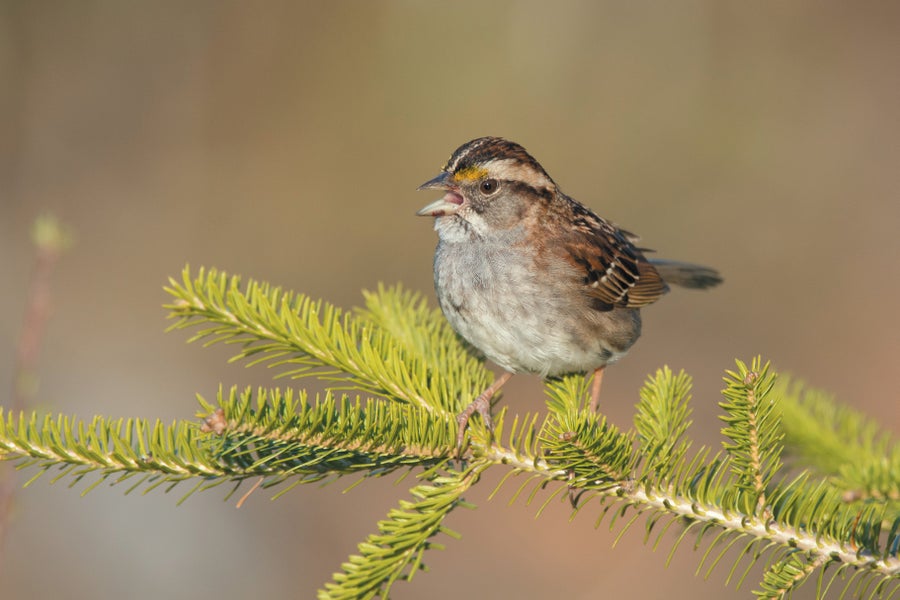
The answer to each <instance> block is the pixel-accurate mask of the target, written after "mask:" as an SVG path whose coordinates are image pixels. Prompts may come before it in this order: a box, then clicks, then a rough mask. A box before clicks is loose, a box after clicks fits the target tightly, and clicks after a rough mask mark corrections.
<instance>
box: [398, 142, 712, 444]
mask: <svg viewBox="0 0 900 600" xmlns="http://www.w3.org/2000/svg"><path fill="white" fill-rule="evenodd" d="M418 189H419V190H429V191H430V190H439V191H440V192H443V196H442V197H441V198H440V199H439V200H436V201H435V202H432V203H431V204H429V205H428V206H426V207H424V208H422V209H421V210H419V211H418V213H416V214H418V215H420V216H427V217H434V229H435V231H437V234H438V244H437V249H436V250H435V253H434V288H435V292H436V295H437V300H438V303H439V304H440V307H441V310H442V311H443V313H444V316H445V317H446V318H447V320H448V321H449V323H450V325H451V327H453V329H454V330H455V331H456V332H457V334H459V335H460V336H461V337H462V338H463V339H464V340H465V341H466V342H468V343H469V344H470V345H471V346H473V347H474V348H475V349H477V350H478V351H480V352H481V353H482V354H483V355H484V356H485V357H487V358H488V359H490V360H491V361H493V362H494V363H496V364H497V365H498V366H500V367H501V368H502V369H503V373H502V374H501V375H500V376H499V377H497V378H496V379H495V380H494V382H493V383H492V384H491V385H490V386H489V387H488V388H487V389H486V390H484V392H482V393H481V394H480V395H479V396H478V397H477V398H475V400H473V401H472V402H471V403H470V404H469V405H468V406H467V407H466V409H465V410H464V411H463V412H462V413H460V414H459V415H458V417H457V422H458V425H459V429H458V434H457V448H458V450H460V451H461V449H462V446H463V441H464V436H465V431H466V429H467V427H468V423H469V419H470V418H471V417H472V415H473V414H474V413H475V412H478V413H479V414H480V415H481V418H482V419H483V422H484V424H485V425H486V426H487V427H488V429H489V430H492V420H491V398H492V397H493V396H494V395H495V394H496V393H497V391H498V390H499V389H500V388H501V387H502V386H503V385H504V384H505V383H506V382H507V381H509V379H510V377H512V376H513V374H515V373H536V374H538V375H540V376H542V377H556V376H561V375H566V374H570V373H592V374H593V380H592V382H591V402H590V407H591V409H593V410H594V411H596V410H597V408H598V405H599V397H600V387H601V384H602V381H603V372H604V369H605V368H606V366H607V365H610V364H612V363H614V362H616V361H617V360H619V359H620V358H622V357H623V356H625V354H626V353H627V352H628V350H629V348H631V346H632V345H633V344H634V343H635V341H637V339H638V337H639V336H640V334H641V314H640V309H641V308H642V307H644V306H647V305H648V304H652V303H653V302H656V301H657V300H658V299H659V298H660V297H662V296H663V295H664V294H665V293H667V292H668V291H669V285H670V284H673V285H678V286H682V287H686V288H695V289H703V288H709V287H712V286H715V285H718V284H719V283H721V282H722V278H721V277H720V275H719V273H718V272H716V271H715V270H714V269H711V268H709V267H703V266H699V265H694V264H690V263H685V262H679V261H668V260H660V259H655V258H647V257H646V253H648V252H651V251H650V250H648V249H647V248H641V247H638V246H637V245H636V244H637V243H638V240H639V238H638V237H637V236H636V235H634V234H632V233H630V232H628V231H626V230H624V229H621V228H619V227H617V226H616V225H614V224H612V223H611V222H609V221H607V220H605V219H603V218H601V217H599V216H597V215H596V214H595V213H594V212H593V211H591V210H590V209H589V208H587V207H586V206H585V205H583V204H581V203H580V202H578V201H577V200H575V199H573V198H571V197H569V196H567V195H566V194H564V193H563V192H562V190H560V189H559V186H557V184H556V182H554V181H553V179H552V178H551V177H550V176H549V175H548V174H547V171H545V170H544V168H543V167H542V166H541V165H540V163H538V161H537V160H535V159H534V158H533V157H532V156H531V155H530V154H529V153H528V152H527V151H526V150H525V148H523V147H522V146H520V145H519V144H517V143H515V142H511V141H509V140H506V139H503V138H499V137H481V138H478V139H474V140H472V141H470V142H467V143H465V144H463V145H462V146H460V147H459V148H457V149H456V151H454V152H453V154H452V155H451V156H450V159H449V160H448V161H447V164H446V165H444V167H443V169H442V170H441V173H440V174H439V175H438V176H437V177H435V178H433V179H430V180H429V181H426V182H425V183H423V184H422V185H421V186H419V188H418Z"/></svg>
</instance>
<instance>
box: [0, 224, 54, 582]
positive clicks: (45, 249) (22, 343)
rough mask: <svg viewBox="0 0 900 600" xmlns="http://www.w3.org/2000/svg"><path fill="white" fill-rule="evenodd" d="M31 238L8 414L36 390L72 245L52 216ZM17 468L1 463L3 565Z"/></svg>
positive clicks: (36, 227) (22, 407)
mask: <svg viewBox="0 0 900 600" xmlns="http://www.w3.org/2000/svg"><path fill="white" fill-rule="evenodd" d="M31 237H32V241H33V242H34V244H35V246H36V247H37V256H36V257H35V263H34V270H33V271H32V275H31V283H30V285H29V287H28V297H27V301H26V304H25V315H24V317H23V319H22V332H21V334H20V336H19V343H18V346H17V347H16V362H15V366H14V368H13V380H12V394H11V399H12V400H11V406H10V410H9V413H11V414H14V413H19V412H21V411H23V410H25V408H26V407H27V406H28V404H29V401H30V400H31V399H32V398H34V396H35V395H36V393H37V381H38V377H37V364H38V358H39V356H40V349H41V341H42V339H43V337H44V330H45V328H46V325H47V320H48V319H49V317H50V305H51V302H50V300H51V294H50V282H51V279H52V275H53V271H54V268H55V267H56V263H57V262H58V261H59V257H60V256H61V255H62V253H63V252H64V251H65V249H66V248H67V247H68V246H69V236H68V234H67V233H66V232H65V231H64V230H63V228H62V226H61V225H60V223H59V221H57V220H56V219H55V218H54V217H53V216H50V215H43V216H41V217H38V219H37V220H36V221H35V224H34V227H33V228H32V235H31ZM15 490H16V481H15V469H14V468H13V467H12V465H8V464H4V465H0V565H2V564H3V548H4V546H5V540H6V534H7V531H8V530H9V516H10V513H11V511H12V506H13V501H14V498H15Z"/></svg>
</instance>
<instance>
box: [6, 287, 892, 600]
mask: <svg viewBox="0 0 900 600" xmlns="http://www.w3.org/2000/svg"><path fill="white" fill-rule="evenodd" d="M169 292H170V293H171V294H173V295H174V296H175V298H176V301H175V303H174V304H173V305H171V306H170V310H171V311H172V315H173V316H174V317H175V318H176V319H177V323H176V324H175V326H174V327H175V328H183V327H187V326H194V325H196V326H199V327H200V329H199V331H198V333H197V334H196V335H195V336H194V338H193V339H195V340H196V339H205V340H206V341H207V343H215V342H218V341H223V342H225V343H238V344H240V345H241V350H240V351H239V352H238V353H237V356H236V358H237V359H245V360H247V361H248V362H249V363H250V364H256V363H266V364H268V365H269V366H273V367H277V368H280V369H282V375H287V376H290V377H292V378H302V377H309V376H314V377H318V378H321V379H324V380H325V381H326V382H329V385H330V388H329V390H328V391H327V393H325V394H324V395H321V396H316V397H309V396H307V394H306V393H305V392H303V391H301V392H297V393H295V392H294V391H292V390H290V389H288V390H280V389H273V390H265V389H260V390H257V391H255V392H254V391H252V390H250V389H246V390H243V391H241V392H238V391H237V390H236V389H234V388H232V389H231V390H230V391H228V392H225V391H223V390H219V393H218V396H217V398H216V400H215V401H214V402H211V403H208V402H206V401H205V400H203V399H202V398H201V399H200V403H201V411H200V413H199V415H198V416H199V417H200V418H201V421H199V422H179V423H175V424H173V425H171V426H164V425H162V424H160V423H154V424H151V423H148V422H144V421H140V420H121V419H120V420H109V419H101V418H95V419H94V420H92V421H89V422H81V421H78V420H75V419H71V418H68V417H54V416H52V415H39V414H37V413H33V414H30V415H25V414H23V415H13V414H7V415H5V418H2V419H0V459H6V460H16V461H18V462H19V466H20V467H37V469H38V475H40V474H41V473H44V472H48V471H50V470H51V469H53V468H60V469H61V470H60V474H59V476H58V477H56V480H59V479H61V478H69V479H71V480H72V482H73V484H74V483H78V482H79V481H82V480H84V479H86V478H87V477H88V476H89V475H92V474H93V475H94V476H95V477H96V479H95V481H94V482H93V483H91V484H89V485H88V487H87V490H90V489H92V488H93V487H94V486H96V485H97V484H99V483H101V482H104V481H108V482H110V483H111V484H117V483H122V482H125V481H130V485H131V487H130V488H129V491H131V490H134V489H138V488H141V489H143V491H145V492H147V491H150V490H152V489H155V488H158V487H160V486H161V485H163V486H164V487H166V488H167V489H171V488H172V487H174V486H175V485H177V484H179V483H180V482H182V481H185V480H188V479H191V480H194V481H195V485H194V487H193V489H191V490H190V491H189V492H188V495H190V493H192V492H193V491H196V490H203V489H208V488H211V487H214V486H216V485H219V484H221V483H224V482H231V483H233V484H235V486H237V485H239V484H240V483H241V482H243V481H244V480H246V479H251V478H252V479H254V480H259V479H260V478H262V479H261V481H262V483H261V485H262V487H266V488H271V487H274V486H279V485H283V487H282V490H281V491H280V492H279V493H278V495H280V494H281V493H284V491H286V490H288V489H291V488H293V487H295V486H297V485H299V484H302V483H308V482H313V481H322V480H332V479H336V478H339V477H342V476H345V475H350V474H353V475H356V476H361V477H362V478H363V479H365V478H368V477H378V476H382V475H384V474H386V473H391V472H394V471H397V470H410V469H414V470H415V472H416V478H417V483H416V485H415V486H414V487H413V488H412V489H411V491H410V493H411V494H412V500H409V501H401V502H400V504H399V506H398V508H396V509H394V510H392V511H390V513H389V514H388V515H387V518H386V519H384V520H382V521H381V522H379V523H378V525H377V529H378V531H377V532H376V533H374V534H372V535H370V536H369V537H368V538H367V539H366V540H365V541H364V542H363V543H361V544H360V546H359V555H357V556H353V557H350V559H348V561H347V562H346V563H345V564H344V565H342V567H341V571H340V572H339V573H336V574H335V575H334V577H333V580H332V581H331V582H329V583H327V584H325V586H324V587H323V588H322V589H321V590H320V592H319V595H320V598H358V597H362V598H374V597H386V596H387V594H388V593H389V591H390V589H391V588H392V586H393V584H394V583H395V582H397V581H406V580H409V579H411V578H412V577H413V575H414V574H415V573H417V572H418V571H419V570H421V568H422V564H423V563H422V560H423V556H424V554H425V552H427V551H428V550H430V549H436V548H440V544H439V543H438V542H437V541H436V540H435V538H436V536H438V535H440V534H447V535H450V536H452V537H456V534H455V533H453V532H451V531H450V530H448V529H446V527H445V526H444V520H445V519H446V517H447V516H448V515H449V514H451V513H452V511H453V510H455V509H457V508H460V507H466V506H469V505H468V504H467V503H466V502H465V500H464V499H463V495H464V494H465V493H466V492H467V491H468V490H470V489H471V487H472V486H473V485H476V483H477V482H478V480H479V478H480V475H481V474H482V473H484V472H485V471H487V470H488V469H503V470H504V471H505V476H504V477H503V478H502V480H501V482H500V484H499V485H498V486H497V488H496V489H495V491H494V494H492V497H493V496H494V495H496V494H497V493H498V492H499V490H501V489H503V488H505V487H506V486H509V485H511V482H512V481H513V480H518V481H519V484H518V487H517V488H516V490H515V491H514V493H513V497H512V499H511V500H510V502H515V501H518V500H520V499H522V500H524V501H525V502H526V503H532V502H536V501H538V500H539V499H542V501H541V504H540V508H539V509H538V512H539V514H540V513H541V512H542V511H543V508H544V507H546V506H547V504H548V503H549V502H551V501H557V500H564V499H565V498H569V500H570V501H572V502H573V504H574V511H573V516H575V515H577V514H579V513H581V512H583V511H584V510H586V509H588V508H590V507H598V508H599V511H600V515H599V517H598V519H597V524H599V523H600V522H601V521H602V520H603V519H604V518H606V517H607V516H608V517H609V523H610V527H613V526H614V525H615V524H616V523H620V524H621V528H620V531H619V533H618V536H619V537H621V536H622V535H625V534H626V532H627V531H628V530H629V529H630V528H631V527H632V526H633V525H634V524H635V523H636V522H638V521H640V520H641V517H642V516H643V517H644V522H645V526H644V529H645V541H646V543H648V544H649V545H651V546H652V547H653V548H656V547H658V546H660V545H661V544H662V543H663V540H664V539H673V543H672V547H671V550H670V553H669V556H670V557H671V555H672V554H673V553H674V552H676V551H677V549H678V548H679V547H680V546H681V545H682V542H683V541H684V540H685V539H688V538H690V539H693V540H695V542H694V544H693V545H694V547H695V548H696V549H700V548H702V547H703V546H704V545H705V546H706V548H705V550H703V552H702V555H701V557H700V560H699V567H698V573H699V572H701V571H703V570H705V573H706V575H709V573H710V572H711V571H712V570H714V569H715V568H716V566H717V565H719V564H721V563H722V562H723V561H725V560H726V558H725V557H726V554H728V552H729V550H731V549H736V550H739V552H738V558H737V559H736V560H735V562H734V563H733V564H732V565H731V567H730V569H729V571H728V575H727V580H728V581H729V582H730V581H732V580H733V579H734V580H736V581H737V582H738V585H740V584H741V582H742V581H743V580H744V578H746V577H747V573H748V572H749V571H750V569H751V567H752V565H753V564H755V563H757V562H759V561H765V563H766V567H767V570H766V572H765V574H764V576H763V578H762V581H761V583H760V587H759V589H758V590H757V592H756V593H757V595H759V596H761V597H765V598H781V597H784V596H785V595H787V594H789V593H790V592H791V591H793V590H794V589H796V588H797V587H798V586H800V585H802V584H803V583H804V582H806V581H807V580H809V579H810V578H812V577H813V575H817V581H818V587H819V590H818V592H819V593H818V594H817V595H818V596H819V597H822V596H824V595H825V594H826V593H828V592H829V590H831V588H833V587H842V588H843V590H844V592H846V591H847V590H850V589H851V587H852V589H853V591H854V592H857V591H860V590H862V591H864V592H865V593H867V594H869V595H870V596H871V597H873V598H889V597H891V596H892V595H895V594H897V593H898V592H900V507H898V504H900V503H898V502H897V501H896V500H895V496H893V495H892V494H894V493H895V490H896V486H897V482H898V479H900V473H898V472H897V465H898V463H900V459H898V458H897V453H898V450H897V444H896V443H895V442H894V440H893V438H892V437H891V436H890V435H888V434H886V433H884V432H882V431H880V429H878V428H877V427H875V426H874V425H872V422H871V421H868V420H866V419H864V418H862V417H861V416H860V415H855V414H854V413H848V412H845V411H844V410H843V409H839V408H836V405H833V406H832V405H827V404H825V405H822V404H820V403H818V402H812V401H808V400H806V398H807V397H808V394H807V393H806V392H803V391H802V390H801V389H800V388H798V387H797V386H788V385H786V384H784V383H776V378H775V375H774V373H771V372H770V368H769V365H768V364H763V362H762V361H761V359H759V358H757V359H755V360H753V361H752V362H751V364H750V366H747V365H745V364H744V363H741V362H738V363H737V369H736V370H735V371H733V372H728V374H727V377H726V389H725V390H724V391H723V396H724V401H723V402H722V403H721V404H720V406H721V407H722V408H723V409H724V411H725V414H724V416H723V417H722V418H723V421H724V422H725V425H726V426H725V428H724V429H723V434H724V436H725V437H726V439H727V441H726V443H725V446H724V449H723V450H721V451H719V452H714V451H713V450H711V449H710V448H707V447H699V448H693V447H692V443H691V440H690V438H689V435H688V434H689V428H690V407H689V401H690V391H691V380H690V377H688V376H687V375H686V374H685V373H683V372H682V373H677V374H675V373H673V372H672V371H671V370H669V369H667V368H666V369H661V370H659V371H658V372H657V373H656V374H655V375H653V376H651V377H650V378H648V380H647V382H646V383H645V385H644V387H643V389H642V390H641V392H640V401H639V403H638V405H637V413H636V416H635V423H634V427H633V428H631V429H625V430H623V429H620V428H618V427H616V426H614V425H612V424H611V423H609V422H608V421H607V420H606V419H605V418H604V417H603V416H602V415H597V414H594V413H593V412H591V411H589V410H587V409H586V407H587V398H588V393H587V389H586V384H585V381H584V378H583V377H580V376H570V377H563V378H559V379H554V380H551V381H548V383H547V386H546V391H547V397H548V398H547V411H546V414H545V415H543V416H542V415H538V414H525V415H512V414H508V412H509V409H504V410H502V411H501V412H500V413H499V415H497V416H496V417H495V425H496V428H495V430H494V432H493V435H491V433H490V432H488V431H486V430H484V428H483V426H481V424H480V423H479V422H477V421H476V422H475V423H473V424H472V426H471V427H470V430H469V435H470V437H471V443H470V444H469V448H470V455H469V456H468V458H467V461H466V462H464V463H462V464H461V465H460V466H459V467H456V466H454V463H453V461H452V460H451V458H450V457H452V456H454V455H455V453H456V435H455V433H456V422H455V419H454V418H453V415H454V414H455V411H457V410H458V409H459V408H461V407H462V405H463V404H464V403H467V402H468V401H469V400H470V399H471V398H472V397H474V395H476V394H477V393H478V392H479V391H480V390H481V389H483V387H486V386H487V384H488V380H489V375H488V372H487V371H486V370H485V369H484V367H483V365H482V364H481V362H480V361H479V360H478V359H477V358H473V356H472V355H471V354H470V353H469V351H468V350H467V349H466V348H465V346H464V345H463V344H462V343H461V342H459V340H458V338H457V337H456V336H455V335H454V334H453V332H452V330H451V329H450V328H449V327H448V326H447V324H446V322H445V321H444V320H443V318H442V317H441V316H440V314H439V313H438V312H437V311H435V310H433V309H429V308H428V307H427V305H426V304H425V303H424V302H423V301H422V299H421V298H420V297H419V296H417V295H416V294H413V293H410V292H407V291H403V290H401V289H399V288H395V289H387V288H383V287H380V288H379V289H378V290H377V291H375V292H371V293H368V294H367V295H366V306H365V308H363V309H359V310H357V311H355V312H353V313H345V312H342V311H340V310H339V309H337V308H335V307H333V306H330V305H327V304H325V303H322V302H314V301H312V300H310V299H308V298H305V297H303V296H296V295H293V294H290V293H286V292H282V291H281V290H279V289H278V288H272V287H270V286H268V285H267V284H260V283H256V282H253V281H249V282H247V284H246V285H243V286H242V285H241V284H240V281H239V280H238V279H237V278H230V279H229V278H228V277H227V276H226V275H224V274H218V273H217V272H215V271H210V272H205V271H202V270H201V271H200V273H199V275H198V277H196V278H193V279H192V278H191V276H190V273H189V272H188V271H185V273H184V277H183V282H181V283H175V282H174V281H173V282H172V283H171V286H170V287H169ZM347 389H355V390H361V391H362V392H364V395H363V397H350V396H348V395H347V394H346V393H343V391H346V390H347ZM823 406H824V408H823ZM0 417H3V415H2V414H0ZM795 420H796V421H797V423H799V424H800V425H798V424H797V423H794V422H793V421H795ZM815 420H818V421H819V424H818V425H817V426H815V427H806V428H804V427H802V425H803V424H805V425H807V426H808V425H809V422H810V421H815ZM789 421H791V422H789ZM804 431H807V432H809V433H808V434H804V433H803V432H804ZM785 432H787V436H786V437H785ZM842 439H843V441H845V442H846V449H845V450H844V452H845V453H844V454H843V455H841V456H840V457H839V458H835V457H834V456H833V455H832V456H830V455H829V451H830V450H831V449H832V448H833V447H834V446H836V445H837V444H838V442H839V441H841V440H842ZM783 440H786V441H787V443H788V445H789V448H790V449H791V450H792V451H793V452H794V456H797V457H801V458H804V457H808V458H809V459H810V462H811V464H812V465H813V466H814V467H816V472H810V471H802V472H800V473H799V474H798V475H796V476H795V477H794V478H793V479H788V478H787V476H786V473H785V471H784V469H783V466H782V463H781V452H782V442H783ZM873 440H874V441H873ZM861 456H862V457H864V458H865V459H866V462H865V463H864V464H863V467H864V468H863V470H864V471H865V473H866V474H865V475H864V476H861V477H857V479H855V480H854V479H853V477H852V475H851V474H850V473H848V472H847V471H848V470H849V469H851V467H849V466H847V464H846V463H845V460H849V459H852V458H855V459H859V458H860V457H861ZM879 461H880V462H879ZM818 472H821V473H824V474H825V476H826V477H825V478H822V477H820V476H819V475H818ZM835 482H840V484H841V485H835V484H834V483H835ZM859 483H865V485H866V487H865V489H866V491H867V496H866V500H865V501H862V500H859V499H855V498H854V499H849V500H848V498H847V497H846V495H847V492H848V489H849V486H851V485H853V484H859ZM548 488H549V490H548ZM87 490H86V491H87ZM545 490H548V491H549V493H544V491H545ZM617 539H618V538H617ZM728 560H730V559H728ZM748 562H749V564H745V563H748ZM739 565H740V566H741V567H742V568H743V570H742V571H741V569H739ZM826 571H827V572H828V574H829V575H827V576H826ZM848 574H849V575H850V577H845V575H848Z"/></svg>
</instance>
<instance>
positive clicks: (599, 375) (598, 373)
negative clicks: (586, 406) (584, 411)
mask: <svg viewBox="0 0 900 600" xmlns="http://www.w3.org/2000/svg"><path fill="white" fill-rule="evenodd" d="M605 368H606V366H605V365H604V366H602V367H597V368H596V369H595V370H594V380H593V381H592V382H591V410H592V411H594V412H597V409H599V408H600V386H602V385H603V369H605Z"/></svg>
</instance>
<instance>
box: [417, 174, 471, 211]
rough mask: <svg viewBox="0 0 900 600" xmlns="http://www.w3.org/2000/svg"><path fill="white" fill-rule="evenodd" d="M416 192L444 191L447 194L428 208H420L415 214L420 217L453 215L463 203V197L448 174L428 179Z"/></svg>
mask: <svg viewBox="0 0 900 600" xmlns="http://www.w3.org/2000/svg"><path fill="white" fill-rule="evenodd" d="M416 189H418V190H444V191H446V192H447V193H446V194H444V197H443V198H441V199H440V200H435V201H434V202H432V203H431V204H429V205H428V206H426V207H424V208H422V209H421V210H419V212H417V213H416V214H417V215H419V216H420V217H446V216H448V215H455V214H456V211H457V210H459V207H460V206H461V205H462V203H463V197H462V196H461V195H460V194H459V191H458V188H457V187H456V185H455V184H454V183H453V182H452V181H451V179H450V173H441V174H440V175H438V176H437V177H435V178H434V179H429V180H428V181H426V182H425V183H423V184H422V185H420V186H419V187H418V188H416Z"/></svg>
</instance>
